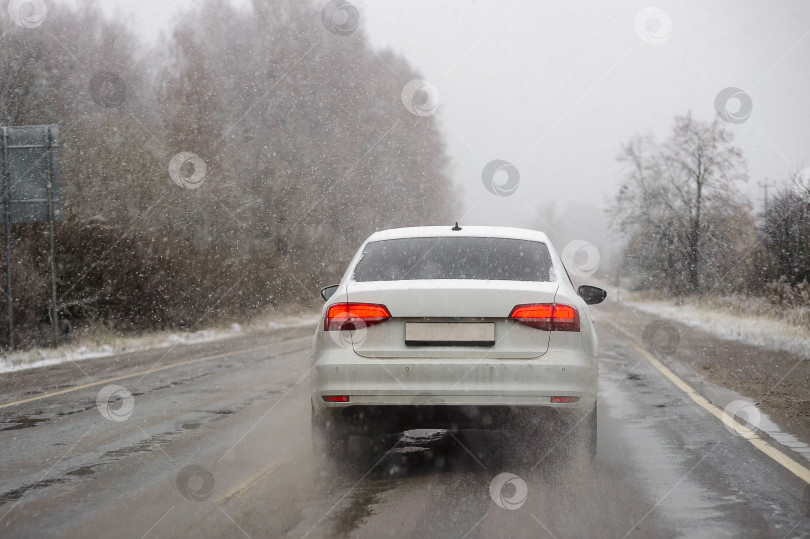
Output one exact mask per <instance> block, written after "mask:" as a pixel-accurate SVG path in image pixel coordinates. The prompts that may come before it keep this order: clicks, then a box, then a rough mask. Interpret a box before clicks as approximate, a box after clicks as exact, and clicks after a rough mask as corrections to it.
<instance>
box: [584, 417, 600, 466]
mask: <svg viewBox="0 0 810 539" xmlns="http://www.w3.org/2000/svg"><path fill="white" fill-rule="evenodd" d="M582 435H583V442H584V446H585V452H586V454H587V455H588V456H590V457H591V459H594V458H596V449H597V435H596V405H595V404H594V405H593V411H592V412H590V413H589V414H588V415H587V417H586V418H585V420H584V421H583V428H582Z"/></svg>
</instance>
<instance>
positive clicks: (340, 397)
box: [323, 395, 349, 402]
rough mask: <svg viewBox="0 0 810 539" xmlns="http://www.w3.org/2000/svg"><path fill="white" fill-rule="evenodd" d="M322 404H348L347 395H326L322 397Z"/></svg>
mask: <svg viewBox="0 0 810 539" xmlns="http://www.w3.org/2000/svg"><path fill="white" fill-rule="evenodd" d="M323 402H349V397H348V395H328V396H325V397H323Z"/></svg>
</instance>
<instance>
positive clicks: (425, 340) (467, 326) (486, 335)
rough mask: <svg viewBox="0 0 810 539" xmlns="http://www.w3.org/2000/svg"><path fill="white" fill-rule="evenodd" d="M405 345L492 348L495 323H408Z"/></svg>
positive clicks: (406, 325) (406, 324)
mask: <svg viewBox="0 0 810 539" xmlns="http://www.w3.org/2000/svg"><path fill="white" fill-rule="evenodd" d="M405 344H410V345H414V346H419V345H421V346H428V345H444V346H492V345H494V344H495V323H494V322H485V323H477V322H476V323H464V322H406V323H405Z"/></svg>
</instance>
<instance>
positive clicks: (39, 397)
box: [0, 337, 312, 409]
mask: <svg viewBox="0 0 810 539" xmlns="http://www.w3.org/2000/svg"><path fill="white" fill-rule="evenodd" d="M304 339H307V340H311V339H312V337H301V338H299V339H290V340H287V341H280V342H275V343H271V344H264V345H262V346H254V347H253V348H244V349H242V350H236V351H234V352H225V353H223V354H217V355H214V356H206V357H201V358H197V359H190V360H188V361H181V362H180V363H172V364H171V365H164V366H162V367H155V368H152V369H147V370H145V371H138V372H134V373H132V374H123V375H121V376H114V377H112V378H106V379H104V380H99V381H97V382H91V383H89V384H82V385H80V386H74V387H69V388H67V389H60V390H59V391H51V392H50V393H43V394H41V395H36V396H34V397H29V398H27V399H22V400H18V401H13V402H7V403H5V404H0V409H2V408H9V407H11V406H19V405H20V404H25V403H28V402H34V401H38V400H42V399H48V398H50V397H55V396H57V395H64V394H65V393H72V392H74V391H81V390H82V389H87V388H88V387H95V386H100V385H104V384H109V383H112V382H117V381H119V380H126V379H127V378H134V377H136V376H144V375H146V374H152V373H155V372H161V371H167V370H169V369H174V368H177V367H184V366H186V365H193V364H194V363H202V362H203V361H211V360H213V359H222V358H223V357H229V356H235V355H238V354H247V353H249V352H255V351H257V350H263V349H265V348H270V347H271V346H277V345H280V344H287V343H291V342H296V341H303V340H304Z"/></svg>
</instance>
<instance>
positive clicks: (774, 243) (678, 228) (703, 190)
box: [609, 115, 810, 306]
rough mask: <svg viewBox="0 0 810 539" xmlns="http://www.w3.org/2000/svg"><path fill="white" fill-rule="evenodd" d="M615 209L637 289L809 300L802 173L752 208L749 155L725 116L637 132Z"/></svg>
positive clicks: (625, 267)
mask: <svg viewBox="0 0 810 539" xmlns="http://www.w3.org/2000/svg"><path fill="white" fill-rule="evenodd" d="M619 160H620V161H621V162H623V163H625V164H626V167H625V172H624V174H623V176H622V179H621V187H620V189H619V192H618V194H617V195H616V198H615V200H614V202H613V205H612V207H611V208H610V212H609V213H610V215H611V217H612V219H613V222H614V225H615V226H616V228H617V229H618V231H619V232H620V233H621V235H622V238H623V240H624V245H625V247H624V253H623V262H622V268H621V271H622V273H624V272H625V271H630V272H631V274H632V276H633V285H632V286H633V288H635V289H637V290H655V291H658V292H660V291H664V292H667V293H670V294H672V295H674V296H684V295H687V294H703V293H715V294H730V293H740V294H748V295H761V296H768V297H770V298H772V299H773V300H774V301H778V302H781V303H783V304H785V303H787V304H795V303H798V304H804V305H807V306H810V297H807V296H808V293H810V284H808V282H810V190H808V184H807V181H806V178H803V177H802V176H801V174H800V173H796V174H794V176H793V177H792V178H790V180H791V182H790V183H789V185H790V187H784V188H782V190H780V191H779V192H778V193H777V194H776V196H775V197H772V198H771V200H770V201H769V202H768V203H767V204H766V205H765V207H764V208H763V210H762V211H761V212H760V213H759V214H758V215H755V214H754V212H753V210H752V208H751V205H750V203H749V202H748V201H747V200H746V199H745V197H744V196H742V195H741V192H740V187H739V185H740V183H741V182H745V181H746V180H747V179H748V176H747V172H746V162H745V159H744V157H743V155H742V152H741V151H740V150H739V148H736V147H735V146H734V145H733V135H732V134H731V132H730V131H729V130H728V129H726V128H725V127H724V126H723V124H722V123H720V122H719V121H718V120H716V119H715V121H714V122H711V123H708V122H702V121H699V120H696V119H694V118H693V117H692V116H691V115H686V116H681V117H676V118H675V124H674V127H673V130H672V134H671V135H670V137H669V138H667V139H666V140H665V141H656V140H655V139H654V138H653V137H652V136H637V137H634V138H633V139H632V140H630V141H629V142H628V143H626V144H624V145H623V146H622V150H621V153H620V155H619Z"/></svg>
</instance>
